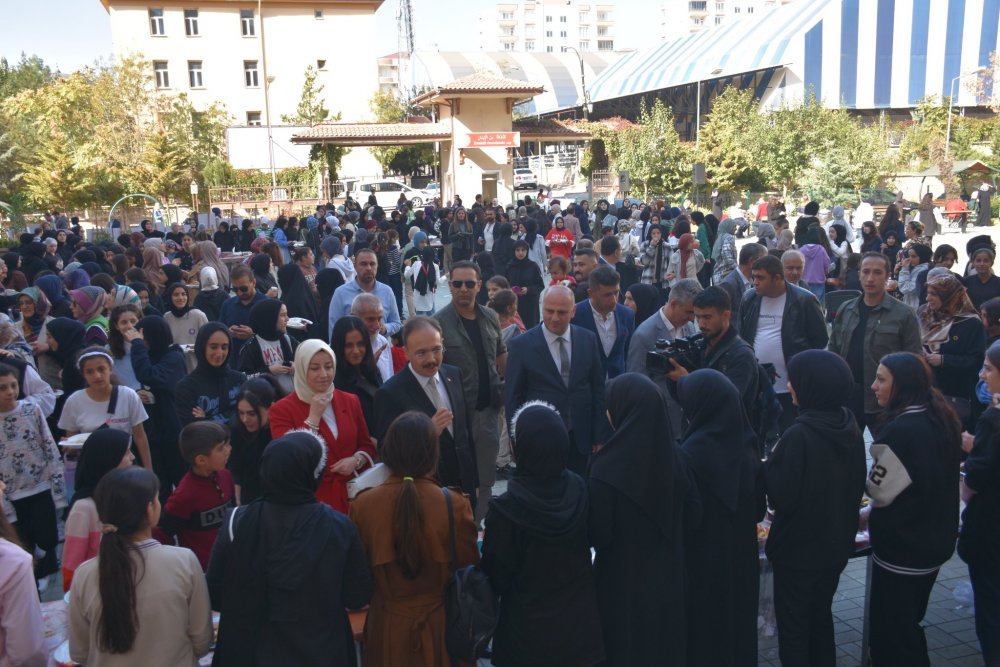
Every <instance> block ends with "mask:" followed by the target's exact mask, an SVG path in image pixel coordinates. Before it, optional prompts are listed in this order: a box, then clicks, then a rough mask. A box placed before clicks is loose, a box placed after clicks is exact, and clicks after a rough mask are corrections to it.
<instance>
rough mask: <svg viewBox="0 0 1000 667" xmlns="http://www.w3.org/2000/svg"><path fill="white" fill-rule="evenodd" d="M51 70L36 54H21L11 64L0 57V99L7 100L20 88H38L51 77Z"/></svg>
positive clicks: (49, 80) (19, 90)
mask: <svg viewBox="0 0 1000 667" xmlns="http://www.w3.org/2000/svg"><path fill="white" fill-rule="evenodd" d="M53 78H54V77H53V74H52V70H51V69H49V67H48V66H47V65H46V64H45V63H43V62H42V59H41V58H39V57H38V56H27V55H25V54H24V53H22V54H21V60H20V61H18V63H17V64H16V65H11V64H10V63H9V62H8V61H7V59H6V58H0V101H3V100H8V99H10V98H12V97H14V96H16V95H17V94H18V93H20V92H21V91H22V90H38V89H39V88H41V87H43V86H46V85H48V84H49V83H51V82H52V79H53Z"/></svg>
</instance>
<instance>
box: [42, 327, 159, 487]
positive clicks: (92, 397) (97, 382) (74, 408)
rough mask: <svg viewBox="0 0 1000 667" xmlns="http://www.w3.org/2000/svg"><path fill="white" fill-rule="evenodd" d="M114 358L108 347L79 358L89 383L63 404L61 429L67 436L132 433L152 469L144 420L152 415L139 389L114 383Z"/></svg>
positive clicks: (88, 351) (145, 464) (85, 352)
mask: <svg viewBox="0 0 1000 667" xmlns="http://www.w3.org/2000/svg"><path fill="white" fill-rule="evenodd" d="M113 364H114V360H113V359H112V358H111V355H110V354H108V353H107V351H106V350H104V348H100V347H89V348H87V349H85V350H83V351H82V352H81V353H80V356H79V357H77V361H76V366H77V368H78V369H79V370H80V375H82V376H83V379H84V382H85V383H86V388H85V389H80V390H79V391H76V392H73V394H72V395H71V396H70V397H69V398H68V399H66V404H65V405H63V410H62V415H61V416H60V417H59V428H61V429H63V430H64V431H66V437H71V436H74V435H76V434H77V433H93V432H94V431H96V430H98V429H100V428H113V429H116V430H119V431H124V432H126V433H130V434H131V435H132V441H133V442H134V443H135V448H136V450H137V451H138V453H139V460H140V461H141V462H142V465H143V467H145V468H147V469H149V470H152V469H153V464H152V459H150V456H149V441H148V440H147V439H146V429H145V428H144V427H143V425H142V423H143V422H144V421H146V419H148V418H149V416H148V415H147V414H146V409H145V408H144V407H143V406H142V400H140V398H139V395H138V394H137V393H136V392H135V390H133V389H130V388H128V387H125V386H123V385H117V384H114V383H113V382H112V378H111V369H112V365H113Z"/></svg>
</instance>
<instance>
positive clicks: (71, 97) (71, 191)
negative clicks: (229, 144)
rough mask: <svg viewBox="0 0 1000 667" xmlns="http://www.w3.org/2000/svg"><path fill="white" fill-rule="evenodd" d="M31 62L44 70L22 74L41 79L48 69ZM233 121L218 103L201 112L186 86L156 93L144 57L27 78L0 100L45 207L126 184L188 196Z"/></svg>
mask: <svg viewBox="0 0 1000 667" xmlns="http://www.w3.org/2000/svg"><path fill="white" fill-rule="evenodd" d="M28 62H29V65H30V67H31V68H33V70H34V71H36V75H34V77H33V78H32V77H27V76H25V77H22V81H23V80H30V81H36V82H37V81H39V80H41V79H40V78H39V76H40V75H38V74H37V72H38V71H47V70H45V68H44V67H43V66H41V65H40V63H35V64H32V62H31V61H30V60H29V61H28ZM228 124H229V117H228V114H226V112H225V110H224V108H223V107H221V106H220V105H213V106H212V107H210V108H209V109H207V110H205V111H201V112H197V111H195V109H194V107H193V106H192V105H191V103H190V101H189V100H188V99H187V98H186V96H184V95H179V96H170V95H163V94H157V92H156V91H155V89H154V86H153V73H152V67H151V66H150V64H149V62H147V61H144V60H142V59H139V58H127V59H123V60H120V61H118V62H116V63H114V64H113V65H110V66H101V67H89V68H85V69H83V70H80V71H78V72H75V73H73V74H70V75H68V76H65V77H60V78H50V79H48V80H47V81H46V82H45V83H43V84H42V85H40V86H38V87H32V86H22V87H21V88H20V90H19V91H18V92H17V93H16V94H15V95H14V96H13V97H12V98H10V99H8V100H6V102H5V104H4V105H3V106H2V107H0V127H3V128H5V129H6V134H7V135H8V137H9V141H10V143H11V145H14V146H17V147H18V150H17V151H16V154H15V161H16V164H17V166H18V167H19V168H20V169H21V170H22V171H23V174H24V176H23V184H24V191H25V194H27V195H28V197H29V199H30V200H32V202H33V203H34V205H35V206H37V207H42V208H44V207H48V206H50V205H53V204H58V205H60V206H62V207H64V208H74V209H77V208H82V207H85V206H87V205H90V204H96V203H107V202H109V201H113V200H114V199H116V198H117V197H119V196H121V195H122V194H125V193H126V191H129V192H148V193H150V194H153V195H157V196H159V197H169V196H186V193H187V189H188V183H189V182H190V181H191V180H192V179H193V180H197V181H202V178H201V170H202V169H203V168H204V167H205V165H206V164H207V163H209V162H210V161H212V160H219V159H224V157H225V128H226V126H227V125H228ZM2 168H3V167H2V165H0V169H2Z"/></svg>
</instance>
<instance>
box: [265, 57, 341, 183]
mask: <svg viewBox="0 0 1000 667" xmlns="http://www.w3.org/2000/svg"><path fill="white" fill-rule="evenodd" d="M318 77H319V74H318V73H317V72H316V70H315V69H314V68H313V66H312V65H309V66H308V67H307V68H306V73H305V80H304V81H303V82H302V95H301V97H300V98H299V105H298V106H297V107H296V108H295V114H293V115H287V114H282V116H281V122H282V123H289V124H291V125H316V124H318V123H337V122H340V119H341V114H340V113H339V112H338V113H335V114H333V115H332V116H331V115H330V110H329V109H327V108H326V102H325V101H324V99H323V88H324V86H323V84H318V83H316V79H317V78H318ZM348 150H349V149H348V148H346V147H344V146H320V145H318V144H317V145H314V146H313V147H312V149H311V150H310V151H309V161H310V163H313V164H315V163H319V164H321V165H322V166H324V167H326V169H328V170H329V172H330V180H336V179H337V174H338V172H339V171H340V163H341V162H342V161H343V159H344V156H345V155H347V151H348Z"/></svg>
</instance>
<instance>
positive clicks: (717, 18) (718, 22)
mask: <svg viewBox="0 0 1000 667" xmlns="http://www.w3.org/2000/svg"><path fill="white" fill-rule="evenodd" d="M715 25H722V17H721V16H716V17H715Z"/></svg>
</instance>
